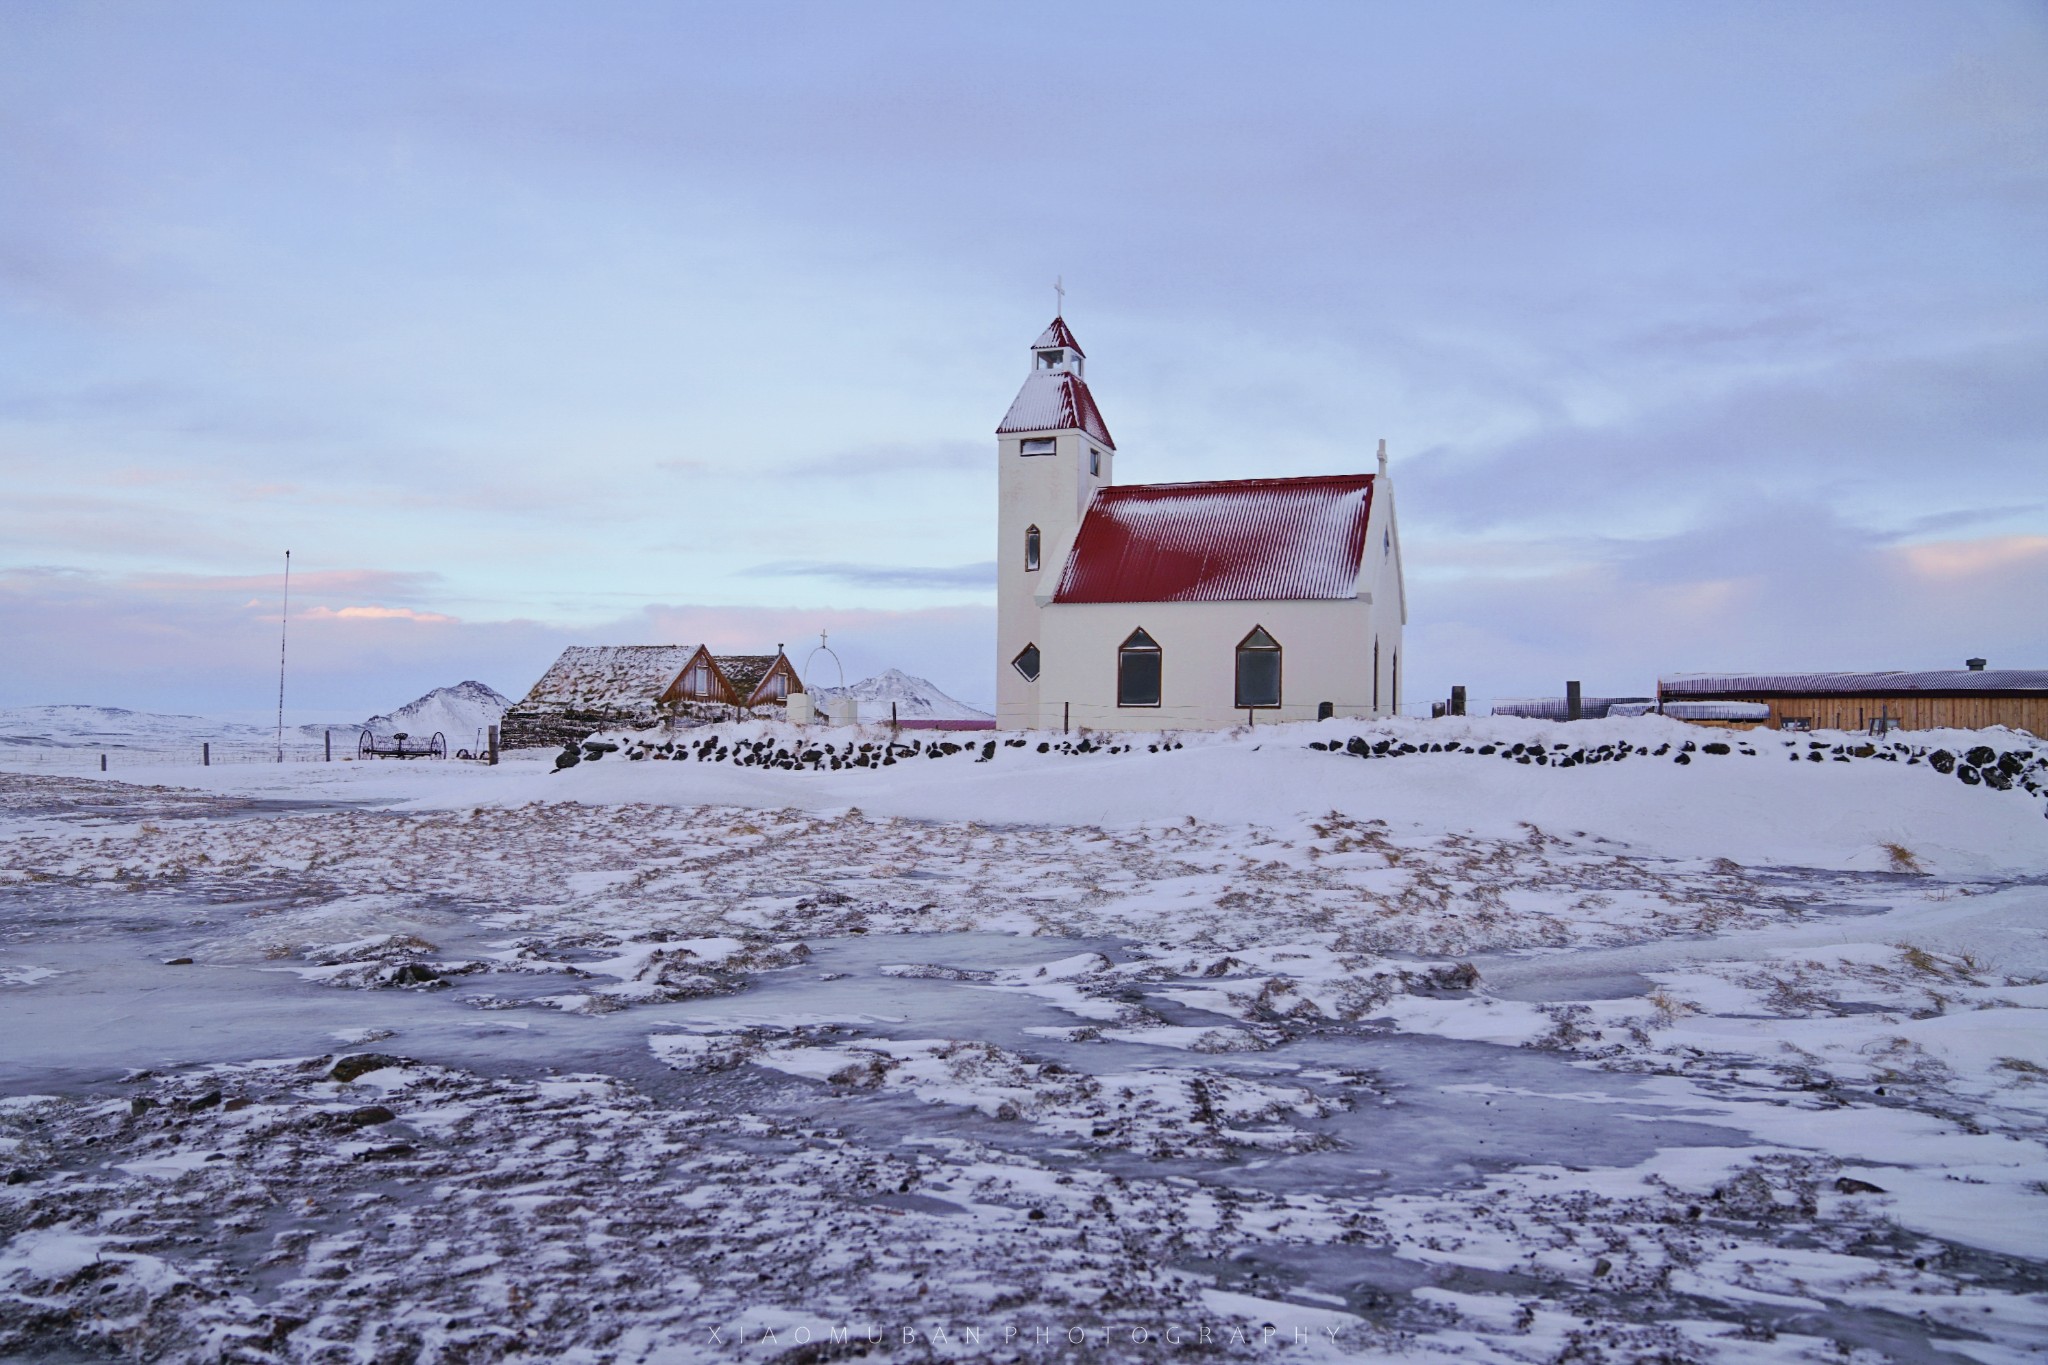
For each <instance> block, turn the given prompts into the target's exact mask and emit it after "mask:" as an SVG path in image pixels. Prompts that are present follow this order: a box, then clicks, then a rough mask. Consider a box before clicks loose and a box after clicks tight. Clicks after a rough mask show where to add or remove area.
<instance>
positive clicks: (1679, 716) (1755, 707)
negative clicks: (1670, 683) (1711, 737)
mask: <svg viewBox="0 0 2048 1365" xmlns="http://www.w3.org/2000/svg"><path fill="white" fill-rule="evenodd" d="M1664 714H1665V715H1667V716H1669V717H1671V719H1673V720H1769V719H1770V718H1771V708H1770V707H1769V706H1767V705H1766V704H1764V703H1763V702H1760V701H1668V702H1665V703H1664Z"/></svg>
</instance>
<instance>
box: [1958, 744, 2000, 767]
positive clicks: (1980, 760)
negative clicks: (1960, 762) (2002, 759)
mask: <svg viewBox="0 0 2048 1365" xmlns="http://www.w3.org/2000/svg"><path fill="white" fill-rule="evenodd" d="M1963 757H1964V758H1966V759H1968V760H1969V763H1970V766H1971V767H1973V768H1988V767H1990V766H1991V765H1992V764H1994V763H1996V762H1997V761H1998V751H1997V750H1996V749H1993V748H1992V747H1991V746H1990V745H1988V744H1979V745H1978V746H1977V747H1976V748H1974V749H1972V750H1970V752H1968V753H1967V754H1964V755H1963Z"/></svg>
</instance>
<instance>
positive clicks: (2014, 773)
mask: <svg viewBox="0 0 2048 1365" xmlns="http://www.w3.org/2000/svg"><path fill="white" fill-rule="evenodd" d="M1998 770H1999V771H2000V772H2002V773H2004V774H2005V775H2006V776H2007V777H2018V776H2019V775H2020V774H2021V773H2023V772H2025V771H2026V770H2027V756H2026V755H2025V754H2022V753H2005V754H2000V755H1999V756H1998Z"/></svg>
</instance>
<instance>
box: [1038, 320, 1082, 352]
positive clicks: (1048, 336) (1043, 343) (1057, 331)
mask: <svg viewBox="0 0 2048 1365" xmlns="http://www.w3.org/2000/svg"><path fill="white" fill-rule="evenodd" d="M1052 346H1064V347H1066V348H1067V349H1068V350H1070V351H1072V352H1073V353H1074V354H1075V355H1078V356H1085V355H1087V354H1088V353H1087V352H1086V351H1084V350H1082V349H1081V343H1080V342H1078V341H1076V340H1074V334H1073V333H1072V332H1071V331H1069V330H1068V329H1067V320H1066V319H1065V318H1062V317H1055V318H1054V319H1053V320H1052V323H1051V325H1050V326H1048V327H1047V328H1046V329H1045V330H1044V331H1043V332H1040V333H1039V334H1038V340H1036V341H1034V342H1032V343H1031V349H1032V350H1034V351H1043V350H1045V349H1047V348H1048V347H1052Z"/></svg>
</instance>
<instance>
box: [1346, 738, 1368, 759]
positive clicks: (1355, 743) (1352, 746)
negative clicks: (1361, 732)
mask: <svg viewBox="0 0 2048 1365" xmlns="http://www.w3.org/2000/svg"><path fill="white" fill-rule="evenodd" d="M1344 752H1345V753H1347V754H1356V755H1358V756H1359V757H1360V758H1364V757H1365V756H1366V755H1367V754H1369V753H1371V752H1372V746H1371V745H1370V744H1367V743H1366V742H1365V741H1364V740H1362V739H1360V738H1358V737H1357V736H1356V735H1354V736H1352V738H1351V740H1350V742H1349V743H1347V744H1346V745H1345V746H1344Z"/></svg>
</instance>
